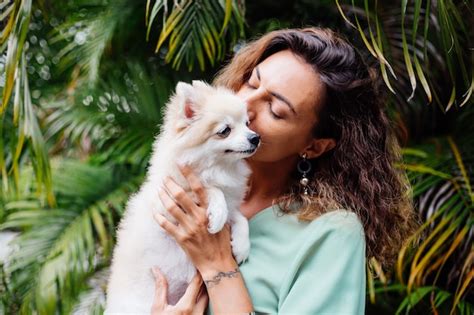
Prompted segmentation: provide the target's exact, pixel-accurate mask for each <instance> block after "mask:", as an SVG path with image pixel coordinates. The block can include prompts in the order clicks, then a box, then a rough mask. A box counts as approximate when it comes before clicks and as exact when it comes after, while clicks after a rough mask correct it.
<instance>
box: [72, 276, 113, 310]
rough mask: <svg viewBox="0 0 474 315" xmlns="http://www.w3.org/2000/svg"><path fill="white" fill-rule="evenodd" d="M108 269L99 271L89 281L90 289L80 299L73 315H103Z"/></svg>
mask: <svg viewBox="0 0 474 315" xmlns="http://www.w3.org/2000/svg"><path fill="white" fill-rule="evenodd" d="M109 273H110V270H109V269H108V268H105V269H101V270H98V271H97V272H95V273H94V274H92V275H91V276H90V277H89V278H88V280H87V283H88V288H87V289H85V290H84V291H83V292H82V293H81V294H80V295H79V298H78V301H77V304H76V305H75V306H74V309H73V311H72V314H77V315H80V314H90V315H101V314H103V313H104V309H105V291H106V290H105V288H106V287H107V282H108V279H109Z"/></svg>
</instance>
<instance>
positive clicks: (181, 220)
mask: <svg viewBox="0 0 474 315" xmlns="http://www.w3.org/2000/svg"><path fill="white" fill-rule="evenodd" d="M181 172H182V173H183V176H184V177H185V178H186V180H187V181H188V183H189V186H190V187H191V189H192V191H193V193H194V194H195V195H196V197H197V198H198V200H199V205H197V204H196V203H195V202H194V201H193V200H192V198H191V197H190V196H189V195H188V194H187V193H186V192H185V191H184V190H183V189H182V188H181V187H180V186H179V185H177V184H176V183H175V182H174V181H173V180H172V179H171V178H168V179H166V180H165V182H164V188H165V189H161V190H160V192H159V196H160V199H161V201H162V202H163V205H164V206H165V208H166V209H167V211H168V212H169V213H170V214H171V215H172V216H173V217H174V218H175V219H176V220H177V222H178V225H175V224H173V223H172V222H170V221H168V220H167V219H166V218H165V217H164V216H162V215H159V214H157V215H156V216H155V219H156V221H157V222H158V223H159V225H160V226H161V227H162V228H163V229H164V230H165V231H166V232H167V233H168V234H170V235H171V236H172V237H174V238H175V240H176V242H177V243H178V244H179V245H180V246H181V247H182V248H183V250H184V251H185V252H186V254H187V255H188V257H189V258H190V259H191V261H192V262H193V264H194V266H195V267H196V269H197V270H198V271H199V273H200V274H201V276H202V278H203V280H204V282H205V284H206V287H207V291H208V295H209V300H210V302H211V305H212V309H213V312H214V313H215V314H218V313H229V312H232V313H248V312H251V311H252V310H253V307H252V302H251V299H250V296H249V294H248V291H247V288H246V287H245V284H244V281H243V278H242V276H241V274H240V272H239V270H238V265H237V263H236V261H235V259H234V258H233V256H232V248H231V244H230V241H231V240H230V227H229V226H228V225H226V227H225V228H224V229H222V230H221V231H220V232H218V233H216V234H210V233H209V232H208V230H207V227H208V218H207V205H208V202H207V196H206V192H205V189H204V187H203V186H202V185H201V183H200V181H199V179H198V178H197V176H195V175H194V174H193V173H192V171H191V169H190V168H188V167H183V168H181ZM183 210H184V211H183Z"/></svg>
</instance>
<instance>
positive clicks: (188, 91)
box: [176, 82, 197, 119]
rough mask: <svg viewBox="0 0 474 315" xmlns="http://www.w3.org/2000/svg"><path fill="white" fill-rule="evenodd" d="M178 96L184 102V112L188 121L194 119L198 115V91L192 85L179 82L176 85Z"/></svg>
mask: <svg viewBox="0 0 474 315" xmlns="http://www.w3.org/2000/svg"><path fill="white" fill-rule="evenodd" d="M176 95H178V96H180V98H181V100H182V102H183V103H182V106H183V107H182V110H183V113H184V116H185V117H186V118H187V119H191V118H193V116H194V115H195V113H196V105H197V104H196V91H195V89H194V87H193V86H192V85H191V84H188V83H184V82H178V84H177V85H176Z"/></svg>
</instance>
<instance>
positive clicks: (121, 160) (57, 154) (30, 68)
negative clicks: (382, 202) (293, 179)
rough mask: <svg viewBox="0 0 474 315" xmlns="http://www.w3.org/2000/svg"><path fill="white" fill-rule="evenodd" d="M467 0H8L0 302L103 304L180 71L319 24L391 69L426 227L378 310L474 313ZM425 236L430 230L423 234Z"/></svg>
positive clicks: (373, 264)
mask: <svg viewBox="0 0 474 315" xmlns="http://www.w3.org/2000/svg"><path fill="white" fill-rule="evenodd" d="M473 9H474V8H473V7H472V4H469V3H468V2H467V1H462V0H458V1H455V0H438V1H431V0H425V1H420V0H413V1H407V0H401V1H377V0H376V1H367V0H365V1H355V0H352V1H348V0H347V1H337V0H322V1H305V0H299V1H278V2H275V1H269V0H260V1H252V2H250V1H249V2H247V3H245V2H244V1H235V0H225V1H224V0H201V1H198V0H195V1H191V0H181V1H178V0H175V1H160V0H155V1H152V0H148V1H132V0H118V1H109V0H67V1H62V2H56V1H44V0H43V1H41V0H40V1H35V2H33V1H31V0H2V1H0V25H1V26H2V30H1V33H0V53H1V55H0V91H1V99H2V103H1V106H0V170H1V180H2V184H1V196H2V198H1V199H0V229H2V230H5V231H7V230H8V231H14V232H17V233H18V236H17V237H16V238H15V239H14V241H13V242H12V244H11V249H12V252H11V254H10V255H9V257H8V259H7V261H6V262H5V264H4V265H2V268H0V270H1V272H0V276H1V279H2V281H0V301H1V303H0V313H7V314H10V313H11V314H16V313H22V314H29V313H40V314H51V313H59V314H63V313H64V314H66V313H71V312H72V313H80V314H83V313H100V312H101V310H102V309H101V307H102V306H103V301H104V286H105V282H106V281H105V280H106V277H107V266H108V265H109V263H110V254H111V249H112V247H113V244H114V236H115V234H114V230H115V227H116V224H117V222H118V220H119V219H120V217H121V215H122V212H123V206H124V203H125V202H126V199H127V196H128V195H129V194H130V193H131V192H133V191H134V190H135V189H136V188H137V187H138V185H139V183H140V181H141V179H142V178H143V175H144V173H145V170H146V165H147V161H148V160H147V159H148V157H149V153H150V150H151V144H152V141H153V137H154V135H155V134H156V133H158V132H159V124H160V120H161V108H162V106H163V104H164V103H165V101H166V100H167V98H168V96H169V94H170V92H171V90H172V88H173V87H174V85H175V83H176V82H177V81H178V80H182V81H189V80H190V79H197V78H201V79H206V80H209V79H211V78H212V76H213V74H214V73H215V72H216V70H218V67H219V66H220V65H222V63H223V62H224V61H225V60H226V59H227V58H228V57H230V56H231V54H232V52H233V51H234V50H236V49H238V48H239V46H240V45H241V43H242V42H244V41H245V40H247V39H249V38H252V37H254V36H256V35H258V34H262V33H264V32H267V31H270V30H273V29H278V28H282V27H301V26H305V25H321V26H327V27H331V28H334V29H336V30H338V31H340V32H341V33H343V34H345V36H346V37H347V38H348V39H349V40H351V42H353V43H354V44H355V45H356V46H357V47H358V49H359V50H360V51H361V53H362V54H363V55H364V56H365V58H366V60H368V62H369V63H371V64H375V65H379V67H380V70H381V73H382V75H383V79H384V81H385V84H386V89H387V91H388V93H389V103H388V112H389V114H390V117H391V118H392V120H393V122H394V125H395V126H396V129H397V131H398V135H399V138H400V140H401V141H402V143H403V145H404V152H403V153H404V163H402V164H401V165H399V167H402V168H404V169H405V170H406V171H407V173H408V176H409V179H410V181H411V183H412V186H413V195H414V197H415V201H416V209H417V211H418V212H419V214H420V218H421V219H422V222H423V224H422V226H421V227H420V229H419V231H418V232H417V233H416V234H415V235H413V237H412V239H410V240H407V244H406V246H405V247H404V248H403V249H402V251H401V252H400V255H399V260H398V263H397V265H396V267H395V268H394V269H393V270H382V268H380V266H379V264H378V263H377V261H374V260H372V261H370V262H369V264H368V267H369V271H370V272H369V273H368V289H369V290H368V296H369V299H368V304H367V310H368V311H367V312H368V313H371V314H380V313H383V314H393V313H407V314H427V313H433V314H450V313H453V314H454V313H457V314H472V313H473V312H474V306H473V305H474V304H473V297H474V292H473V286H472V278H473V276H474V248H473V245H472V243H473V242H472V241H473V237H474V228H473V222H474V220H473V213H474V211H473V207H474V193H473V184H472V183H473V177H474V176H473V174H474V170H473V168H474V143H473V140H472V139H471V137H470V135H472V134H473V131H474V130H473V128H474V127H473V125H472V121H474V119H473V118H474V106H473V96H472V92H473V89H474V65H473V64H474V51H473V48H472V47H473V37H472V36H473V34H472V30H471V29H470V28H472V25H474V18H473V17H474V15H473ZM416 240H419V241H418V242H417V241H416Z"/></svg>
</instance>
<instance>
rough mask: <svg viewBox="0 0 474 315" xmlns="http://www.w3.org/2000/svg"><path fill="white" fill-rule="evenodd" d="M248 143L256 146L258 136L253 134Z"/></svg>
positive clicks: (258, 140)
mask: <svg viewBox="0 0 474 315" xmlns="http://www.w3.org/2000/svg"><path fill="white" fill-rule="evenodd" d="M249 142H250V143H251V144H253V145H254V146H257V145H258V144H259V143H260V136H259V135H257V134H253V135H251V136H250V138H249Z"/></svg>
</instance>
